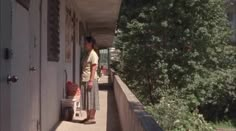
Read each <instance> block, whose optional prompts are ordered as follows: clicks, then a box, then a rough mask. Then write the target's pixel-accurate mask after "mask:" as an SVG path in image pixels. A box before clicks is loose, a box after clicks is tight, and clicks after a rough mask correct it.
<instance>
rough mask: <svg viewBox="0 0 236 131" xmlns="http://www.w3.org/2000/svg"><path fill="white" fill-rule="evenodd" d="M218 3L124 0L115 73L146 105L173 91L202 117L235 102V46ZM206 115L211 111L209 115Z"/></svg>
mask: <svg viewBox="0 0 236 131" xmlns="http://www.w3.org/2000/svg"><path fill="white" fill-rule="evenodd" d="M226 8H227V6H226V4H225V2H224V1H223V0H145V1H143V0H124V1H123V5H122V9H121V13H120V18H119V23H118V33H117V38H116V43H115V44H116V48H118V49H120V50H121V52H122V54H121V63H120V65H121V75H122V77H123V78H124V80H125V81H126V83H127V84H128V86H129V87H130V88H131V89H132V90H133V91H134V92H135V93H136V95H137V96H138V97H139V98H140V99H141V100H142V102H143V103H144V104H146V105H150V104H151V105H155V104H158V103H159V102H160V100H161V98H162V97H163V96H168V95H171V94H174V93H176V92H178V94H179V98H181V99H185V100H186V101H187V103H188V106H189V107H190V111H194V110H200V112H201V113H203V114H204V117H205V118H207V119H211V120H212V119H216V118H218V117H220V115H219V114H221V115H222V114H223V115H222V116H224V114H226V113H227V112H228V111H229V109H230V106H231V105H233V104H234V103H236V48H235V46H233V45H230V44H229V43H230V36H231V33H232V31H231V29H230V26H229V22H228V20H227V16H226V13H225V12H226ZM209 112H212V113H209Z"/></svg>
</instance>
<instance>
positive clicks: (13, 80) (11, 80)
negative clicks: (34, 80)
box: [7, 75, 18, 84]
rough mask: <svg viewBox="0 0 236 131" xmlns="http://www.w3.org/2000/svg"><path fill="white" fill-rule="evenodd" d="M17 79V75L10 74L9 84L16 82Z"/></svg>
mask: <svg viewBox="0 0 236 131" xmlns="http://www.w3.org/2000/svg"><path fill="white" fill-rule="evenodd" d="M17 81H18V77H17V76H14V75H13V76H11V75H8V77H7V83H8V84H9V83H10V82H12V83H16V82H17Z"/></svg>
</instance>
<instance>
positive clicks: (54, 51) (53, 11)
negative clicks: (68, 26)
mask: <svg viewBox="0 0 236 131" xmlns="http://www.w3.org/2000/svg"><path fill="white" fill-rule="evenodd" d="M59 5H60V3H59V0H48V34H47V39H48V45H47V48H48V49H47V55H48V61H54V62H58V61H59V54H60V44H59V15H60V14H59V13H60V10H59Z"/></svg>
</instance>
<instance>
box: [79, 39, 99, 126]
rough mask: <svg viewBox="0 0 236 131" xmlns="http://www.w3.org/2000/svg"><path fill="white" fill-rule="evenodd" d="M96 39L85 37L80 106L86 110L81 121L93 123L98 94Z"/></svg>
mask: <svg viewBox="0 0 236 131" xmlns="http://www.w3.org/2000/svg"><path fill="white" fill-rule="evenodd" d="M95 44H96V41H95V39H94V38H93V37H91V36H89V37H85V50H86V55H85V57H84V58H83V69H82V83H81V100H82V101H81V106H82V109H83V110H86V111H87V118H86V119H84V120H83V121H82V122H83V123H85V124H95V123H96V121H95V114H96V110H99V95H98V82H97V66H98V55H97V54H96V52H95V51H94V46H95Z"/></svg>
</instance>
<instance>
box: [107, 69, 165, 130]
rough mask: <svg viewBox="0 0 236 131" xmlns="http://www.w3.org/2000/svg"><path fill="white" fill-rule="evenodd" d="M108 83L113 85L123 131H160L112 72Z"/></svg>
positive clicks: (135, 98)
mask: <svg viewBox="0 0 236 131" xmlns="http://www.w3.org/2000/svg"><path fill="white" fill-rule="evenodd" d="M110 82H112V83H113V87H114V93H115V99H116V103H117V108H118V112H119V117H120V123H121V127H122V130H123V131H162V129H161V128H160V126H159V125H158V124H157V123H156V121H155V120H154V119H153V118H152V116H151V115H149V114H148V113H147V112H146V111H145V110H144V106H143V105H142V104H141V103H140V101H139V100H138V99H137V97H136V96H135V95H134V94H133V93H132V92H131V91H130V89H129V88H128V87H127V85H126V84H125V83H124V82H123V81H122V80H121V79H120V77H119V76H118V75H116V74H115V72H114V71H113V70H111V71H110Z"/></svg>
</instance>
